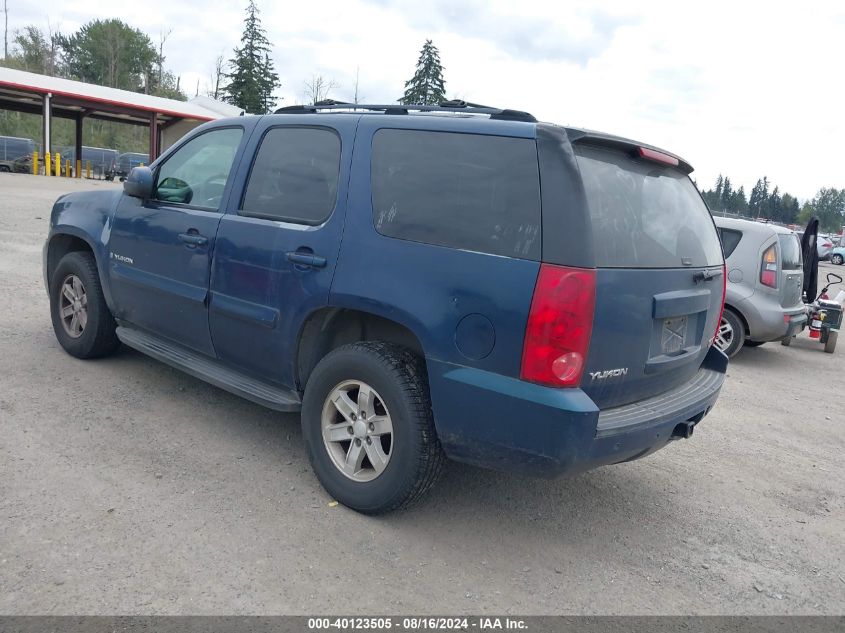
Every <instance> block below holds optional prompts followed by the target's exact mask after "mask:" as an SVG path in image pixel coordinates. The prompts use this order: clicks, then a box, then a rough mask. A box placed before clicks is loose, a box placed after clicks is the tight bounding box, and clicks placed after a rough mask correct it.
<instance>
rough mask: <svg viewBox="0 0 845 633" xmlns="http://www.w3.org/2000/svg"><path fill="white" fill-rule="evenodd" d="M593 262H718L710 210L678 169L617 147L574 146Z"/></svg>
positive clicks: (675, 264) (637, 265)
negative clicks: (590, 230) (589, 221)
mask: <svg viewBox="0 0 845 633" xmlns="http://www.w3.org/2000/svg"><path fill="white" fill-rule="evenodd" d="M575 151H576V153H577V155H578V165H579V167H580V169H581V176H582V178H583V181H584V189H585V192H586V195H587V204H588V205H589V208H590V217H591V218H592V222H593V242H594V245H593V246H594V252H595V256H596V265H597V266H600V267H608V268H680V267H682V266H715V265H718V264H721V263H722V249H721V246H720V244H719V238H718V236H717V235H716V231H715V230H714V228H713V220H712V219H711V217H710V212H709V211H708V210H707V207H706V205H705V204H704V202H703V201H702V199H701V196H700V195H699V194H698V191H696V189H695V185H693V184H692V181H690V179H689V178H688V177H687V176H686V174H684V173H682V172H681V171H679V170H677V169H674V168H672V167H666V166H662V165H659V164H657V163H652V162H647V161H643V160H639V159H634V158H632V157H631V156H629V155H628V154H625V153H623V152H620V151H615V150H609V149H604V148H597V147H590V146H586V145H581V146H576V150H575Z"/></svg>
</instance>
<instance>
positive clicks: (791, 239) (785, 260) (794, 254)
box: [778, 233, 802, 270]
mask: <svg viewBox="0 0 845 633" xmlns="http://www.w3.org/2000/svg"><path fill="white" fill-rule="evenodd" d="M778 241H780V265H781V267H782V268H785V269H786V270H795V269H796V268H801V267H802V264H801V242H799V241H798V236H797V235H795V234H794V233H790V234H785V233H784V234H781V235H778Z"/></svg>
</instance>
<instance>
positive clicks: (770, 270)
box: [760, 244, 778, 288]
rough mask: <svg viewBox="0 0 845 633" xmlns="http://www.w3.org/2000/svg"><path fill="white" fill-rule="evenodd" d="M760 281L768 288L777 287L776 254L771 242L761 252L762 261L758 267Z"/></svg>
mask: <svg viewBox="0 0 845 633" xmlns="http://www.w3.org/2000/svg"><path fill="white" fill-rule="evenodd" d="M760 283H761V284H763V285H764V286H768V287H769V288H777V287H778V254H777V250H775V245H774V244H772V245H771V246H769V248H767V249H766V251H765V252H764V253H763V263H762V265H761V267H760Z"/></svg>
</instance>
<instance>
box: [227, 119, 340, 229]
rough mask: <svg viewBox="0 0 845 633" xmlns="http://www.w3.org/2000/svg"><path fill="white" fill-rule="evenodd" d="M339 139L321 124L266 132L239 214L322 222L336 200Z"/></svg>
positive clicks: (300, 221)
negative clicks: (319, 125)
mask: <svg viewBox="0 0 845 633" xmlns="http://www.w3.org/2000/svg"><path fill="white" fill-rule="evenodd" d="M339 171H340V137H338V135H337V134H336V133H334V132H332V131H331V130H327V129H323V128H293V127H291V128H284V127H280V128H273V129H271V130H270V131H268V132H267V134H265V135H264V139H263V140H262V141H261V147H260V148H259V150H258V154H257V156H256V157H255V163H254V164H253V166H252V173H251V174H250V177H249V183H248V184H247V187H246V193H245V194H244V203H243V205H242V211H241V212H240V213H241V215H250V216H254V217H259V218H267V219H270V220H284V221H287V222H298V223H302V224H320V223H322V222H323V221H325V220H326V218H328V217H329V215H331V212H332V209H334V205H335V200H336V199H337V180H338V173H339Z"/></svg>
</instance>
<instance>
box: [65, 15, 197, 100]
mask: <svg viewBox="0 0 845 633" xmlns="http://www.w3.org/2000/svg"><path fill="white" fill-rule="evenodd" d="M60 44H61V48H62V53H63V58H64V65H65V68H66V70H67V75H68V76H69V77H71V78H73V79H78V80H80V81H86V82H88V83H94V84H99V85H101V86H109V87H111V88H120V89H122V90H131V91H133V92H145V93H147V94H155V93H156V88H157V87H158V86H157V85H156V84H157V74H156V72H155V71H154V67H155V66H156V64H157V63H158V59H159V55H158V52H157V51H156V49H155V47H154V46H153V43H152V42H151V41H150V38H149V37H148V36H147V34H146V33H144V32H142V31H140V30H138V29H135V28H132V27H131V26H129V25H128V24H126V23H125V22H122V21H121V20H118V19H114V18H112V19H110V20H93V21H91V22H88V23H87V24H85V25H83V26H82V28H80V29H79V30H78V31H77V32H76V33H74V34H73V35H71V36H69V37H61V38H60ZM182 99H184V96H182Z"/></svg>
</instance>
